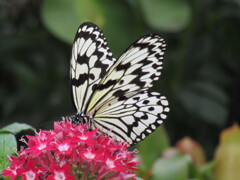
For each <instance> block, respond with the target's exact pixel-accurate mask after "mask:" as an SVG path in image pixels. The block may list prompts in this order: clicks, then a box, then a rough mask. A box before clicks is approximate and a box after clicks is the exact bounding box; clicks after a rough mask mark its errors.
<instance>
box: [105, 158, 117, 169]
mask: <svg viewBox="0 0 240 180" xmlns="http://www.w3.org/2000/svg"><path fill="white" fill-rule="evenodd" d="M106 164H107V166H108V167H109V168H110V169H113V168H115V167H116V165H115V164H114V161H113V160H111V159H107V161H106Z"/></svg>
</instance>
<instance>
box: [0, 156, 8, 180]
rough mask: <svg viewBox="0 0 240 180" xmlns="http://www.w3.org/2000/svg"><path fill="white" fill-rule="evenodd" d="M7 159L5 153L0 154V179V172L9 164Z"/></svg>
mask: <svg viewBox="0 0 240 180" xmlns="http://www.w3.org/2000/svg"><path fill="white" fill-rule="evenodd" d="M9 164H10V163H9V161H8V159H7V156H6V155H5V154H0V179H1V172H2V171H3V170H4V169H6V167H7V166H9Z"/></svg>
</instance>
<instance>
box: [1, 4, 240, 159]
mask: <svg viewBox="0 0 240 180" xmlns="http://www.w3.org/2000/svg"><path fill="white" fill-rule="evenodd" d="M85 21H91V22H93V23H95V24H97V25H98V26H99V27H100V28H101V29H102V30H103V32H104V34H105V36H106V38H107V40H108V43H109V46H110V49H111V50H112V52H113V54H114V55H115V57H116V58H117V57H119V55H120V54H121V53H122V52H123V51H124V50H125V49H126V48H127V47H128V46H129V45H130V44H131V43H132V42H133V41H135V40H136V39H138V38H139V37H141V36H143V35H145V34H149V33H159V34H161V35H162V36H164V37H165V40H166V42H167V51H166V55H165V61H164V68H163V73H162V75H161V78H160V80H159V81H158V82H156V83H155V86H154V87H153V90H154V91H158V92H160V93H162V94H164V95H165V96H167V98H168V100H169V103H170V110H171V112H170V114H169V117H168V118H167V120H166V121H165V123H164V126H165V128H166V132H167V137H168V139H169V141H170V142H171V144H175V143H176V142H177V141H178V140H179V139H181V138H183V137H185V136H189V137H191V138H192V139H194V140H196V141H197V142H198V143H199V144H200V145H202V147H203V148H204V151H205V153H206V156H207V159H211V158H213V156H214V149H215V148H216V146H217V144H218V141H219V133H220V132H221V131H222V130H223V129H224V128H226V127H228V126H230V125H232V124H233V123H234V122H239V119H240V110H239V109H240V105H239V102H240V95H239V92H240V59H239V58H240V2H239V1H238V0H201V1H198V0H121V1H120V0H101V1H99V0H81V1H80V0H71V1H70V0H11V1H8V0H0V80H1V83H0V125H1V127H2V126H4V125H7V124H10V123H12V122H25V123H28V124H30V125H32V126H33V127H35V128H43V126H45V125H46V124H52V122H53V121H56V120H60V119H61V117H62V116H69V115H73V114H75V110H74V106H73V104H72V101H71V94H70V83H69V62H70V57H71V45H72V42H73V38H74V36H75V32H76V30H77V28H78V26H79V25H80V24H81V23H83V22H85ZM146 141H147V140H146ZM143 143H144V142H143Z"/></svg>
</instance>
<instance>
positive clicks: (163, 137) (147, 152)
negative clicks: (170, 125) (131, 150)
mask: <svg viewBox="0 0 240 180" xmlns="http://www.w3.org/2000/svg"><path fill="white" fill-rule="evenodd" d="M169 144H170V143H169V139H168V136H167V134H166V131H165V129H164V127H163V126H161V127H159V128H157V130H156V131H155V132H154V133H152V134H151V135H149V136H148V137H147V138H146V139H145V140H144V141H142V142H140V143H139V144H138V150H139V155H140V159H141V161H142V164H141V165H142V166H143V168H144V169H150V168H151V167H152V165H153V163H154V162H155V160H156V159H157V158H158V157H160V156H161V155H162V153H163V151H164V150H166V149H167V148H168V147H169Z"/></svg>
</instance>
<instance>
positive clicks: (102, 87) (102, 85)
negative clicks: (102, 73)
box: [96, 80, 117, 90]
mask: <svg viewBox="0 0 240 180" xmlns="http://www.w3.org/2000/svg"><path fill="white" fill-rule="evenodd" d="M116 83H117V81H116V80H109V81H108V82H107V83H106V84H99V85H98V87H97V88H96V89H97V90H103V89H107V88H109V87H110V86H113V85H115V84H116Z"/></svg>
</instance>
